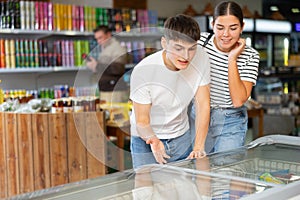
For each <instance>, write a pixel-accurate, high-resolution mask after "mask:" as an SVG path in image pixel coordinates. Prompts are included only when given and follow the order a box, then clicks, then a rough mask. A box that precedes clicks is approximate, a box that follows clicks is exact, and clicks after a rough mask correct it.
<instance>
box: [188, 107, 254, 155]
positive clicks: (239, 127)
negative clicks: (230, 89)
mask: <svg viewBox="0 0 300 200" xmlns="http://www.w3.org/2000/svg"><path fill="white" fill-rule="evenodd" d="M189 121H190V129H191V134H192V138H193V139H194V138H195V108H194V106H192V107H191V109H190V113H189ZM247 129H248V115H247V108H246V107H245V106H242V107H240V108H228V109H222V108H212V109H211V111H210V124H209V130H208V134H207V138H206V141H205V151H206V153H214V152H219V151H226V150H230V149H235V148H238V147H241V146H243V145H244V143H245V136H246V132H247Z"/></svg>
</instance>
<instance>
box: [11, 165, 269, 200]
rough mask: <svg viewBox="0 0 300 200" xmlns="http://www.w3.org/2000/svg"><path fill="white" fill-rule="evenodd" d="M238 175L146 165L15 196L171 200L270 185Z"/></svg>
mask: <svg viewBox="0 0 300 200" xmlns="http://www.w3.org/2000/svg"><path fill="white" fill-rule="evenodd" d="M272 187H273V186H272V184H262V183H259V182H255V181H252V180H247V179H243V178H240V177H231V178H230V177H228V176H224V175H221V174H213V173H210V172H204V171H197V170H193V169H186V168H180V167H176V166H170V165H148V166H145V167H142V168H140V169H139V170H137V171H136V172H134V171H130V170H129V171H124V172H120V173H115V174H111V175H107V176H104V177H99V178H96V179H92V180H88V181H83V182H78V183H75V184H66V185H63V186H58V187H55V188H50V189H46V190H41V191H36V192H33V193H28V194H24V195H21V196H18V197H16V198H15V199H63V200H77V199H80V200H81V199H105V200H130V199H134V200H138V199H139V200H146V199H157V200H173V199H232V198H234V199H239V198H241V197H243V196H248V195H251V194H254V193H258V192H261V191H264V190H266V189H269V188H272Z"/></svg>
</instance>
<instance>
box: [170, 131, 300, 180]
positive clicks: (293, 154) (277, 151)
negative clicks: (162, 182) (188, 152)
mask: <svg viewBox="0 0 300 200" xmlns="http://www.w3.org/2000/svg"><path fill="white" fill-rule="evenodd" d="M299 155H300V137H291V136H279V135H276V136H265V137H262V138H259V139H258V140H256V141H253V142H252V143H250V144H249V145H247V146H245V147H241V148H238V149H234V150H230V151H226V152H220V153H215V154H210V155H208V156H207V157H205V158H202V159H196V160H186V161H181V162H177V163H175V165H176V166H179V167H183V168H188V169H197V170H203V171H207V172H212V173H218V174H223V175H228V176H237V177H243V178H247V179H251V180H254V181H256V180H257V181H264V182H267V183H273V184H276V185H286V184H290V183H293V182H296V181H299V180H300V156H299Z"/></svg>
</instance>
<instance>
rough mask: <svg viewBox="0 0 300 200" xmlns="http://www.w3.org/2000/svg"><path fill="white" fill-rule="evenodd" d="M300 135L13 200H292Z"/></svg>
mask: <svg viewBox="0 0 300 200" xmlns="http://www.w3.org/2000/svg"><path fill="white" fill-rule="evenodd" d="M299 153H300V137H292V136H282V135H272V136H265V137H261V138H259V139H257V140H255V141H253V142H251V143H249V144H248V145H247V146H244V147H241V148H238V149H234V150H230V151H225V152H219V153H214V154H210V155H208V156H206V157H205V158H201V159H193V160H184V161H179V162H175V163H171V164H166V165H158V164H153V165H147V166H144V167H142V168H140V169H138V170H136V171H134V170H126V171H123V172H117V173H114V174H110V175H106V176H103V177H99V178H94V179H88V180H85V181H80V182H76V183H71V184H66V185H61V186H57V187H54V188H50V189H45V190H40V191H35V192H32V193H27V194H23V195H19V196H16V197H13V198H12V199H63V200H67V199H72V200H76V199H106V200H108V199H110V200H111V199H112V200H130V199H141V200H144V199H169V200H170V199H250V200H251V199H252V200H254V199H255V200H258V199H272V200H277V199H280V200H281V199H282V200H283V199H284V200H286V199H291V198H294V197H299V196H300V191H299V187H300V181H299V180H300V156H299Z"/></svg>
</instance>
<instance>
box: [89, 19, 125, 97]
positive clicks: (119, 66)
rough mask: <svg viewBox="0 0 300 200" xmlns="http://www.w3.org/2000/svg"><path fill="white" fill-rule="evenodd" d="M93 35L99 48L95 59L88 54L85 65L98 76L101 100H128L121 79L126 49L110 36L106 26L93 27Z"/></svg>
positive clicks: (123, 71)
mask: <svg viewBox="0 0 300 200" xmlns="http://www.w3.org/2000/svg"><path fill="white" fill-rule="evenodd" d="M94 37H95V39H96V41H97V43H98V45H99V46H100V48H101V52H100V55H99V57H98V59H97V60H96V59H95V58H93V57H92V56H89V57H88V59H87V62H86V65H87V67H88V68H89V69H91V70H92V71H93V72H94V73H97V74H98V75H99V76H100V77H99V90H100V98H101V100H105V101H107V102H112V101H113V102H124V101H125V102H126V101H128V96H127V94H126V93H127V91H126V84H125V82H124V81H123V75H124V73H125V64H126V62H127V61H126V55H127V51H126V49H125V48H124V47H122V46H121V44H120V42H119V41H118V40H117V39H116V38H115V37H113V36H112V33H111V30H110V29H109V27H108V26H104V25H100V26H98V27H97V28H96V29H94Z"/></svg>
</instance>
